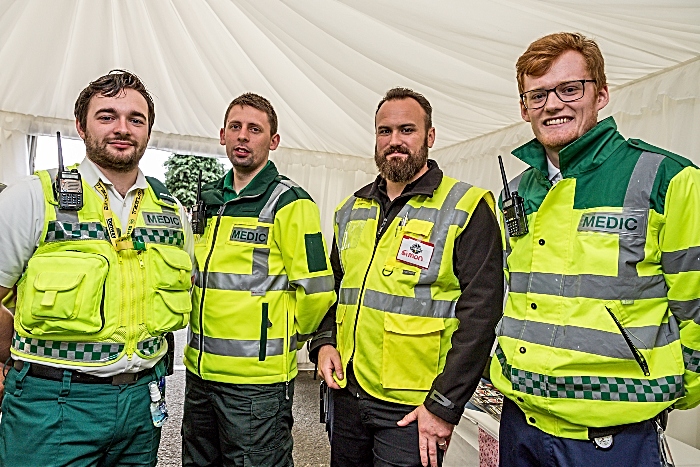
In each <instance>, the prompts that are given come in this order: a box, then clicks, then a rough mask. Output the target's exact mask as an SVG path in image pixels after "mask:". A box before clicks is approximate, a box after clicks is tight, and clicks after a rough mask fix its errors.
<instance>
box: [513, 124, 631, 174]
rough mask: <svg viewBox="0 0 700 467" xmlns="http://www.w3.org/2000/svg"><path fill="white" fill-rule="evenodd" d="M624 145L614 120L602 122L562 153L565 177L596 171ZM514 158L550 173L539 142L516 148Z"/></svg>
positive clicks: (561, 163)
mask: <svg viewBox="0 0 700 467" xmlns="http://www.w3.org/2000/svg"><path fill="white" fill-rule="evenodd" d="M624 143H625V139H624V137H623V136H622V135H621V134H620V133H619V132H618V131H617V125H616V124H615V120H614V119H613V117H608V118H606V119H604V120H601V121H600V122H598V124H597V125H596V126H594V127H593V128H591V129H590V130H589V131H588V132H587V133H586V134H584V135H583V136H581V137H580V138H579V139H577V140H576V141H574V142H573V143H571V144H569V145H568V146H566V147H565V148H563V149H562V150H561V151H559V168H560V170H561V174H562V176H563V177H565V178H566V177H571V176H576V175H578V174H582V173H584V172H588V171H589V170H593V169H595V168H596V167H598V166H599V165H601V164H602V163H603V162H605V160H606V159H607V158H608V157H609V156H610V155H611V154H612V153H613V152H615V149H617V148H618V147H619V146H620V145H621V144H624ZM513 155H514V156H515V157H517V158H518V159H520V160H521V161H523V162H525V163H526V164H528V165H530V166H532V167H534V168H535V169H538V170H539V171H540V172H542V173H543V174H544V175H545V176H546V175H547V174H548V170H547V156H546V153H545V150H544V146H542V143H540V142H539V141H537V139H533V140H532V141H530V142H528V143H526V144H524V145H522V146H520V147H519V148H516V149H514V150H513Z"/></svg>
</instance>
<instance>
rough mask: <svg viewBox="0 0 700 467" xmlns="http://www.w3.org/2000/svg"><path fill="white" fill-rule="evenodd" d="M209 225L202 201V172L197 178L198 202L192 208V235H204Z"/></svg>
mask: <svg viewBox="0 0 700 467" xmlns="http://www.w3.org/2000/svg"><path fill="white" fill-rule="evenodd" d="M206 224H207V217H206V206H204V201H202V171H201V170H200V171H199V176H198V177H197V202H196V203H195V204H194V206H192V233H194V234H199V235H201V234H203V233H204V227H205V226H206Z"/></svg>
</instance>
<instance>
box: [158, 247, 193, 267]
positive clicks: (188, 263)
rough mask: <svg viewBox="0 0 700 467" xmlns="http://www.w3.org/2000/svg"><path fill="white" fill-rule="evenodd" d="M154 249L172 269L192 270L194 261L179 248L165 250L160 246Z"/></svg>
mask: <svg viewBox="0 0 700 467" xmlns="http://www.w3.org/2000/svg"><path fill="white" fill-rule="evenodd" d="M154 249H155V250H158V253H160V255H161V256H162V258H163V261H165V262H166V263H167V264H168V265H169V266H171V267H172V268H175V269H184V270H192V260H191V259H190V256H189V255H188V254H187V253H185V251H184V250H180V249H179V248H167V247H165V248H164V247H160V246H155V247H154Z"/></svg>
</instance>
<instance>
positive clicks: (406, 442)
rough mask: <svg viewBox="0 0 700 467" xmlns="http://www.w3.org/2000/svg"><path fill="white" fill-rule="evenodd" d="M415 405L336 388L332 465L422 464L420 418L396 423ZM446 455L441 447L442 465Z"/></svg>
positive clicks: (380, 466) (395, 466) (392, 466)
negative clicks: (414, 420)
mask: <svg viewBox="0 0 700 467" xmlns="http://www.w3.org/2000/svg"><path fill="white" fill-rule="evenodd" d="M415 408H416V407H415V406H412V405H403V404H394V403H391V402H386V401H382V400H379V399H376V398H374V397H371V396H369V395H366V394H361V395H360V396H359V397H358V396H357V395H356V394H355V395H353V394H351V393H350V391H348V390H347V389H340V390H336V391H333V411H334V413H333V437H332V440H331V467H422V464H421V461H420V451H419V449H418V422H413V423H411V424H409V425H408V426H405V427H400V426H398V425H397V424H396V422H398V421H399V420H401V419H402V418H403V417H404V416H405V415H406V414H408V413H410V412H412V411H413V410H415ZM442 457H443V451H442V450H440V449H438V462H439V465H442Z"/></svg>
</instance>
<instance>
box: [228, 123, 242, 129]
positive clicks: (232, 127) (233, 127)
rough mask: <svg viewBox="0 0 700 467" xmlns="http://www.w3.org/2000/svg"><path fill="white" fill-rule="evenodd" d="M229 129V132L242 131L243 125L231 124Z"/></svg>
mask: <svg viewBox="0 0 700 467" xmlns="http://www.w3.org/2000/svg"><path fill="white" fill-rule="evenodd" d="M228 128H229V130H240V129H241V125H239V124H238V123H231V124H230V125H229V126H228Z"/></svg>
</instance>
